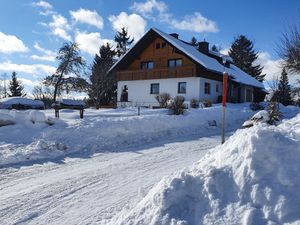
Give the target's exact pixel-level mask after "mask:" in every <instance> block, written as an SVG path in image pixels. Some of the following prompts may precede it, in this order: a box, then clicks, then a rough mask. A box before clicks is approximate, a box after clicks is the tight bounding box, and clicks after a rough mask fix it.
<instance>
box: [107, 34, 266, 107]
mask: <svg viewBox="0 0 300 225" xmlns="http://www.w3.org/2000/svg"><path fill="white" fill-rule="evenodd" d="M223 62H225V63H223ZM224 69H225V70H226V71H227V72H228V74H229V82H228V94H227V95H228V100H229V101H231V102H238V103H240V102H252V101H262V100H263V99H264V97H265V95H266V91H265V89H264V86H263V84H262V83H261V82H259V81H257V80H256V79H254V78H253V77H252V76H250V75H248V74H247V73H245V72H243V71H242V70H241V69H239V68H238V67H236V66H235V65H234V64H233V63H232V60H231V58H230V57H229V56H225V55H222V54H220V53H217V52H213V51H211V50H209V43H208V42H205V41H203V42H199V44H198V45H197V46H194V45H192V44H190V43H188V42H185V41H182V40H180V39H179V37H178V34H175V33H174V34H166V33H164V32H162V31H160V30H158V29H156V28H151V29H150V30H149V31H148V32H147V33H146V34H145V35H144V36H143V37H142V38H141V39H140V40H139V41H138V42H137V43H136V44H135V45H134V46H133V47H132V48H131V49H130V50H129V51H128V52H127V53H126V54H125V55H123V56H122V57H121V58H120V59H119V60H118V61H117V62H116V63H115V64H114V65H113V66H112V68H111V69H110V70H109V73H115V74H116V76H117V80H118V90H117V92H118V96H117V101H118V106H130V105H144V106H155V105H158V103H157V101H156V100H155V96H156V95H158V94H160V93H169V94H170V95H171V96H172V97H174V96H176V95H182V96H184V97H185V99H186V101H190V100H191V99H193V98H196V99H200V100H211V101H212V102H214V103H216V102H218V101H219V100H220V96H221V95H222V80H223V72H224Z"/></svg>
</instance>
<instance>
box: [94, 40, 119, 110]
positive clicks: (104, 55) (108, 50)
mask: <svg viewBox="0 0 300 225" xmlns="http://www.w3.org/2000/svg"><path fill="white" fill-rule="evenodd" d="M114 55H115V51H113V50H112V47H111V45H110V44H108V43H107V44H106V45H102V46H101V47H100V49H99V54H96V55H95V58H94V62H93V65H92V74H91V76H90V81H91V86H90V89H89V96H90V98H91V99H92V100H93V101H94V104H95V106H96V108H99V106H100V105H101V104H103V105H107V104H109V103H111V102H113V101H114V98H115V90H116V80H115V77H114V76H113V75H107V72H108V70H109V69H110V68H111V66H112V65H113V57H114Z"/></svg>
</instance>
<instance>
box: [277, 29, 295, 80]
mask: <svg viewBox="0 0 300 225" xmlns="http://www.w3.org/2000/svg"><path fill="white" fill-rule="evenodd" d="M277 52H278V55H279V56H280V57H281V58H282V59H283V66H284V67H285V68H286V69H287V70H288V71H289V72H292V73H298V74H299V73H300V28H299V27H297V26H291V27H289V28H288V29H286V31H285V32H283V33H282V37H281V40H280V44H279V46H278V50H277Z"/></svg>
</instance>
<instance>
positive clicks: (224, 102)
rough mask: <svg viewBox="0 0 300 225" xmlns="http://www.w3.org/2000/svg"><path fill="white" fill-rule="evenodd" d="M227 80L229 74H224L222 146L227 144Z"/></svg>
mask: <svg viewBox="0 0 300 225" xmlns="http://www.w3.org/2000/svg"><path fill="white" fill-rule="evenodd" d="M227 79H228V73H227V72H226V71H224V72H223V94H222V108H223V110H222V142H221V143H222V144H223V143H224V142H225V111H226V98H227Z"/></svg>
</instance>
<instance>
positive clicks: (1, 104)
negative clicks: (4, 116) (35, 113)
mask: <svg viewBox="0 0 300 225" xmlns="http://www.w3.org/2000/svg"><path fill="white" fill-rule="evenodd" d="M19 104H20V105H24V106H30V107H31V108H32V109H41V108H44V103H43V102H42V101H40V100H33V99H29V98H23V97H9V98H3V99H0V109H11V108H12V105H19Z"/></svg>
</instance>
